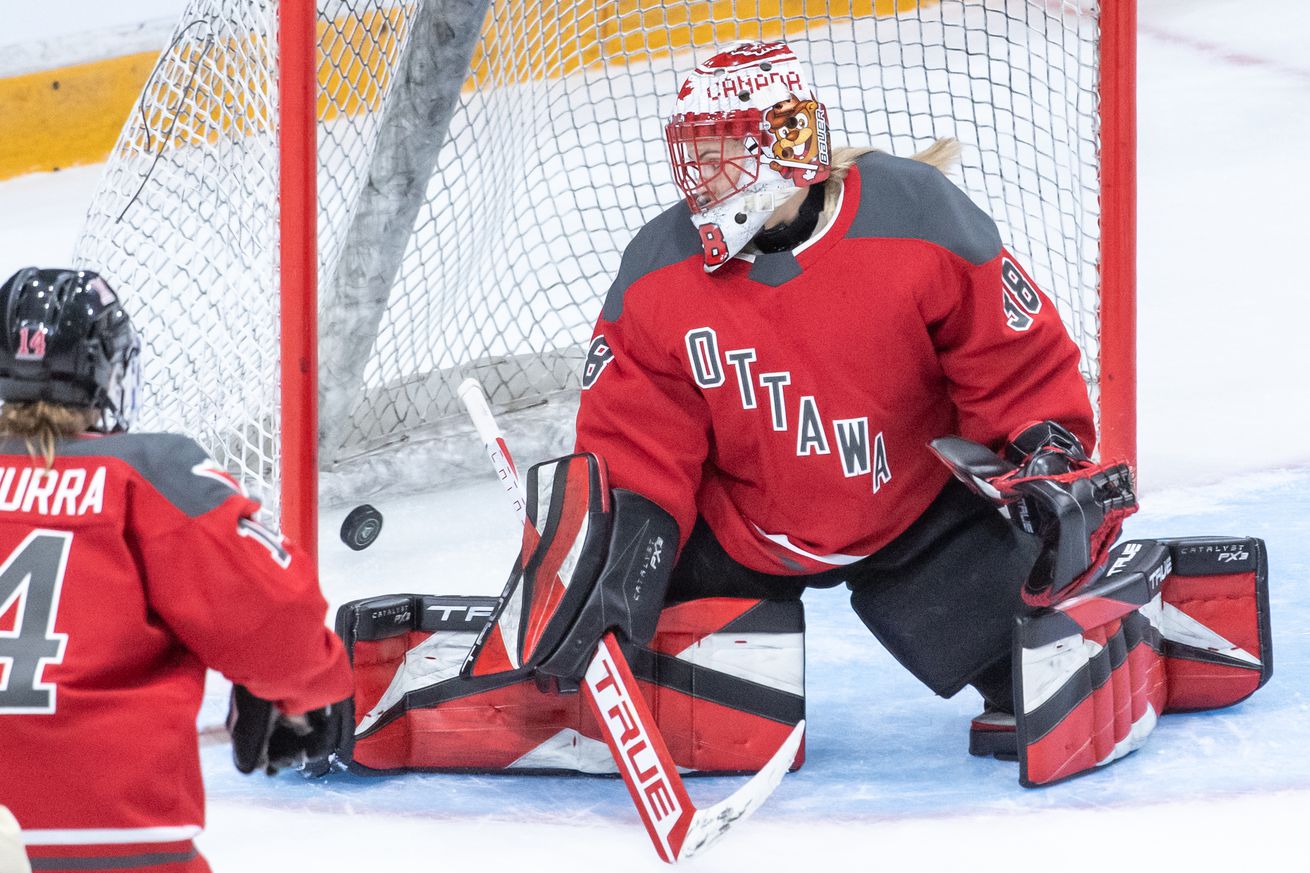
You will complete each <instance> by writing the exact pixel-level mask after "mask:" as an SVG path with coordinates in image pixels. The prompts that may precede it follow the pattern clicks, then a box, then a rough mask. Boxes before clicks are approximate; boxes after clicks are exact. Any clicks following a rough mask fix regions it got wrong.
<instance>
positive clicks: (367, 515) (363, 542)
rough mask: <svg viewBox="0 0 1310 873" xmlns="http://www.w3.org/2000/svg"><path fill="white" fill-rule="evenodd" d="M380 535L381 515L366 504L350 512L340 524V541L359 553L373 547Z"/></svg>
mask: <svg viewBox="0 0 1310 873" xmlns="http://www.w3.org/2000/svg"><path fill="white" fill-rule="evenodd" d="M380 533H382V513H380V512H378V511H377V510H376V509H374V508H373V507H372V506H370V505H368V504H367V503H363V504H361V505H359V506H356V507H355V508H354V509H352V510H350V514H349V515H347V516H346V518H345V521H343V522H341V541H342V542H343V543H345V544H346V545H348V546H350V547H351V548H352V549H354V550H355V551H357V552H359V551H362V550H364V549H367V548H368V547H369V546H371V545H373V541H374V540H375V539H377V538H378V534H380Z"/></svg>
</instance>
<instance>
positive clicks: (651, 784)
mask: <svg viewBox="0 0 1310 873" xmlns="http://www.w3.org/2000/svg"><path fill="white" fill-rule="evenodd" d="M458 394H459V398H460V400H461V401H462V402H463V404H464V408H465V409H466V410H468V414H469V418H471V419H472V421H473V424H474V426H475V427H476V428H477V431H478V436H480V437H481V438H482V442H483V445H484V446H485V447H486V449H487V455H488V456H489V457H490V458H491V463H492V465H493V466H494V467H495V469H496V474H497V475H498V476H499V477H500V479H501V482H502V484H503V485H504V487H505V492H506V493H507V494H508V495H510V497H511V498H512V499H513V502H514V510H515V512H516V513H517V514H518V517H519V521H520V522H521V523H523V524H525V525H527V524H531V522H530V521H529V520H528V517H527V512H526V502H525V500H524V496H523V492H522V485H521V483H520V482H519V476H518V470H517V469H516V468H515V466H514V461H513V459H512V457H511V456H510V453H509V447H508V446H507V445H506V444H505V438H504V435H503V434H502V433H501V431H500V427H499V425H497V424H496V419H495V417H494V416H493V415H492V414H491V407H490V406H489V405H488V404H487V398H486V395H484V394H483V392H482V385H481V384H480V383H479V382H478V381H477V380H476V379H466V380H464V382H463V383H462V384H461V385H460V386H459V390H458ZM581 687H582V689H583V693H584V694H585V695H586V699H587V702H588V704H589V705H590V706H591V710H592V714H593V715H595V716H596V722H597V723H598V724H599V725H600V728H601V733H603V734H604V736H605V742H606V744H608V745H609V748H610V753H611V754H613V755H614V762H615V764H617V765H618V769H619V773H620V774H621V775H622V776H623V782H624V784H626V785H627V786H628V793H629V794H631V795H632V802H633V804H634V805H635V806H636V807H637V814H638V815H639V816H640V817H641V821H642V824H644V825H645V826H646V832H647V834H649V835H650V839H651V842H652V843H653V844H654V846H655V852H656V853H657V854H658V855H659V856H660V860H662V861H666V862H668V863H670V864H676V863H677V862H678V861H681V860H683V859H685V858H690V857H691V856H692V855H695V854H696V853H698V852H701V851H704V850H705V849H706V848H708V847H709V846H710V845H712V844H713V843H714V842H715V841H717V840H718V839H719V838H720V837H722V836H723V835H724V834H725V833H727V831H728V829H729V828H730V827H732V826H733V825H734V824H735V823H737V822H739V821H741V820H742V819H744V818H746V817H747V816H748V815H750V814H751V813H752V812H754V811H755V810H756V809H757V808H758V807H759V806H760V804H762V803H763V802H764V800H765V799H766V798H767V797H768V796H769V795H770V794H772V793H773V790H774V789H775V788H777V787H778V784H779V783H780V782H781V781H782V777H783V775H784V774H785V773H786V772H787V770H788V768H789V767H790V766H791V764H792V762H793V761H794V760H796V752H797V750H799V748H800V744H801V737H802V736H803V735H804V732H805V721H804V720H802V721H800V722H799V723H798V724H797V725H796V727H795V728H793V729H792V732H791V733H790V734H789V735H788V736H787V739H786V740H784V741H783V743H782V745H781V746H779V747H778V751H777V752H775V753H774V755H773V757H772V758H770V759H769V761H768V763H767V764H765V765H764V767H763V769H761V770H760V771H759V772H758V773H756V774H755V775H754V776H752V777H751V779H750V781H748V782H747V783H746V784H745V785H743V786H741V787H740V788H738V789H737V790H736V791H735V792H733V793H732V794H731V795H730V796H729V797H727V798H726V799H724V800H722V801H720V802H719V803H716V804H715V805H714V806H711V807H708V808H706V809H698V808H697V807H696V805H695V804H694V803H692V800H691V797H690V796H689V795H688V794H687V788H686V786H685V785H684V784H683V782H682V777H681V776H680V775H678V770H677V767H675V766H674V764H673V757H672V756H671V755H670V754H669V750H668V747H667V746H666V745H665V743H664V737H663V736H662V735H661V734H660V732H659V729H658V728H657V727H656V726H655V719H654V718H653V717H652V716H651V712H650V707H649V706H647V704H646V700H645V698H643V697H642V695H641V691H640V689H639V688H638V686H637V680H636V679H635V678H634V677H633V675H632V668H631V667H629V666H628V662H627V659H626V658H625V657H624V655H623V651H622V650H621V649H620V648H619V641H618V638H617V637H616V636H615V635H614V632H613V631H608V632H607V633H606V634H605V635H604V636H603V637H602V638H601V641H600V643H599V644H598V645H597V646H596V652H595V654H594V655H593V656H592V659H591V662H590V664H589V665H588V666H587V671H586V675H585V676H584V677H583V681H582V686H581Z"/></svg>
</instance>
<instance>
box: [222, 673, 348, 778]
mask: <svg viewBox="0 0 1310 873" xmlns="http://www.w3.org/2000/svg"><path fill="white" fill-rule="evenodd" d="M351 703H352V700H351V699H346V700H343V701H341V702H339V703H333V704H329V705H328V706H324V707H322V708H320V709H315V710H311V711H310V712H307V713H305V714H304V715H285V714H283V713H282V712H281V711H279V710H278V708H277V706H276V705H274V704H273V703H271V702H269V701H267V700H264V699H262V698H259V697H256V696H255V695H253V694H251V693H250V692H249V691H248V690H247V689H246V688H245V687H244V686H241V685H233V686H232V698H231V702H230V705H229V707H228V712H227V730H228V733H230V734H231V735H232V761H233V763H234V764H235V765H236V768H237V770H239V771H240V772H242V773H253V772H254V771H255V770H263V771H264V772H265V773H267V774H268V775H269V776H272V775H273V774H275V773H277V772H278V771H279V770H285V769H287V768H291V769H294V770H299V771H301V772H302V773H304V774H305V775H306V776H322V775H323V774H325V773H327V772H328V770H330V769H331V756H332V752H333V750H334V749H336V747H337V746H338V744H339V743H340V740H341V736H342V731H344V730H346V729H347V725H349V724H351V723H352V719H351V717H350V711H351Z"/></svg>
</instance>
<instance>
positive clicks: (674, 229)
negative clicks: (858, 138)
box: [577, 153, 1095, 575]
mask: <svg viewBox="0 0 1310 873" xmlns="http://www.w3.org/2000/svg"><path fill="white" fill-rule="evenodd" d="M828 184H830V185H831V184H836V183H835V182H832V181H830V182H829V183H828ZM689 216H690V213H689V211H688V208H687V206H686V205H685V204H679V205H678V206H676V207H674V208H672V209H670V210H668V211H667V212H665V213H664V214H663V215H661V216H660V217H659V218H657V219H655V220H654V221H652V222H651V223H650V224H649V225H647V226H646V227H645V228H643V229H642V230H641V231H640V232H639V233H638V234H637V236H636V238H635V239H634V240H633V242H632V243H631V244H630V245H629V247H628V249H627V251H626V252H625V253H624V256H623V262H622V266H621V268H620V271H619V275H618V278H617V279H616V280H615V282H614V284H613V286H612V287H611V288H610V291H609V294H608V297H607V299H606V301H605V306H604V309H603V311H602V314H601V317H600V320H599V322H598V324H597V326H596V331H595V334H594V338H593V340H592V345H591V349H590V353H589V355H588V360H587V363H586V370H585V372H584V375H583V388H584V391H583V392H582V403H581V407H580V410H579V413H578V421H577V431H578V441H577V447H578V450H579V451H591V452H595V453H596V454H598V455H600V456H601V457H603V458H605V460H606V461H607V463H608V465H609V471H610V481H611V483H612V484H613V485H615V486H616V487H620V488H627V489H630V490H633V491H637V492H639V493H641V494H643V495H645V496H646V497H648V498H650V499H651V500H654V501H655V502H657V503H659V504H660V505H661V506H662V507H664V508H665V509H667V510H668V511H669V512H671V513H672V514H673V515H674V517H675V518H676V519H677V521H678V525H679V528H680V530H681V532H682V536H683V540H684V542H685V541H686V538H687V536H688V535H689V534H690V532H691V530H692V526H693V523H694V522H695V520H696V517H697V515H698V514H699V515H700V516H703V517H704V519H705V521H706V522H707V523H708V524H709V527H710V529H711V530H712V531H713V532H714V535H715V537H716V538H717V539H718V540H719V542H721V543H722V544H723V546H724V548H725V549H726V550H727V552H728V554H729V555H731V557H732V558H734V559H735V560H736V561H738V562H740V563H741V564H744V565H746V566H747V567H750V568H753V569H755V570H759V571H762V572H766V573H774V574H787V575H796V574H803V573H813V572H818V571H822V570H826V569H830V568H832V567H838V566H843V565H845V564H849V563H853V562H854V561H856V560H858V559H860V558H862V557H865V556H867V555H870V554H872V553H873V552H876V551H877V550H878V549H880V548H881V547H882V546H884V545H886V544H887V543H888V542H889V541H891V540H892V539H893V538H894V537H895V536H896V535H897V534H899V533H900V532H901V531H903V530H904V529H905V528H906V527H907V526H908V525H909V524H910V523H911V522H913V521H914V519H915V518H917V517H918V516H919V515H920V514H921V513H922V512H923V510H924V509H925V508H926V507H927V506H928V504H929V503H930V502H931V501H932V500H933V498H934V497H936V495H937V494H938V492H940V491H941V489H942V488H943V486H944V485H945V484H946V481H947V479H948V478H949V476H950V474H949V473H948V472H947V470H946V469H945V468H944V467H943V466H942V465H941V464H940V463H939V462H938V461H937V460H936V459H935V458H934V457H933V456H932V454H931V453H930V452H929V451H928V449H927V443H928V441H929V440H931V439H933V438H935V437H939V436H943V435H946V434H960V435H963V436H966V437H968V438H970V439H973V440H975V441H977V442H981V443H985V444H987V445H989V446H992V447H999V446H1000V445H1001V444H1002V443H1003V442H1004V441H1005V440H1006V439H1007V438H1008V437H1010V436H1012V435H1013V434H1015V433H1017V432H1018V431H1019V430H1021V429H1022V428H1023V427H1024V426H1025V425H1027V424H1030V423H1032V422H1034V421H1038V420H1042V419H1051V420H1054V421H1059V422H1061V423H1063V424H1064V425H1065V426H1066V427H1068V428H1069V429H1070V430H1072V431H1073V432H1074V433H1075V434H1076V435H1077V436H1078V437H1079V438H1080V439H1081V440H1082V441H1083V444H1084V445H1085V446H1087V447H1088V449H1089V451H1090V448H1091V446H1092V443H1093V441H1094V439H1095V431H1094V427H1093V419H1092V412H1091V407H1090V404H1089V403H1088V399H1087V392H1086V388H1085V386H1084V384H1083V381H1082V378H1081V376H1080V374H1079V372H1078V356H1079V352H1078V348H1077V346H1075V345H1074V343H1073V342H1072V341H1071V340H1070V339H1069V337H1068V335H1067V334H1066V333H1065V330H1064V327H1063V325H1062V324H1061V322H1060V317H1059V315H1058V313H1057V312H1056V310H1055V306H1054V305H1053V304H1052V303H1051V301H1050V300H1049V299H1047V297H1046V296H1045V295H1043V294H1042V293H1041V292H1040V291H1039V290H1038V289H1037V286H1036V284H1035V283H1034V282H1033V281H1032V280H1031V279H1030V278H1029V277H1028V275H1027V274H1026V273H1025V272H1024V270H1023V269H1022V268H1021V267H1020V266H1019V264H1018V262H1017V261H1016V260H1015V258H1014V257H1013V256H1012V255H1011V254H1009V252H1007V251H1006V250H1005V249H1004V247H1003V246H1002V243H1001V239H1000V236H999V234H998V232H997V229H996V226H995V224H994V223H993V222H992V221H991V219H990V218H988V217H987V216H986V215H985V214H984V213H983V212H982V211H981V210H979V209H978V208H977V207H976V206H975V205H974V204H973V203H972V202H971V201H970V200H969V199H968V198H967V197H966V196H965V195H964V194H963V193H962V192H961V191H960V190H959V189H957V188H956V187H955V186H954V185H952V184H951V183H950V182H949V181H948V180H947V179H946V177H945V176H943V175H942V174H941V173H940V172H938V171H937V170H936V169H934V168H932V167H930V166H927V165H926V164H922V163H918V162H915V161H910V160H905V159H900V158H895V157H892V156H889V155H886V154H881V153H869V154H867V155H865V156H863V157H861V158H860V159H859V160H858V161H857V162H856V164H855V166H854V167H853V168H852V169H851V170H850V173H849V175H848V176H847V177H846V179H845V180H844V185H843V189H842V194H841V200H840V203H839V205H838V207H837V210H836V213H835V215H834V217H833V219H832V220H831V221H830V222H829V223H828V225H827V226H826V227H824V228H821V229H820V230H819V231H818V232H816V233H815V235H814V236H813V237H811V238H810V239H809V240H808V241H806V242H805V243H804V244H803V245H801V246H800V247H798V248H797V249H795V250H794V251H783V252H777V253H772V254H757V255H755V256H754V259H753V260H747V259H745V258H736V259H734V260H732V261H730V262H728V263H726V264H724V265H723V266H722V267H720V268H719V269H718V270H717V272H715V273H713V274H712V275H707V274H706V273H705V271H704V269H703V267H702V263H703V259H702V245H703V244H705V243H706V241H705V240H703V239H702V238H701V236H700V235H698V233H697V229H696V228H695V227H694V226H693V225H692V223H691V220H690V217H689ZM704 231H705V229H704V228H702V233H703V232H704ZM712 232H713V231H712V229H711V230H710V233H712Z"/></svg>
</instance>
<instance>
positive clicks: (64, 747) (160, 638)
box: [0, 269, 352, 873]
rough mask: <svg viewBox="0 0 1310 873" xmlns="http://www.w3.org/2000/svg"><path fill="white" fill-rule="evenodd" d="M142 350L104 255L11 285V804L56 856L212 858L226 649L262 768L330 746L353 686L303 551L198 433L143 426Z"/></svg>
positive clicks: (243, 728)
mask: <svg viewBox="0 0 1310 873" xmlns="http://www.w3.org/2000/svg"><path fill="white" fill-rule="evenodd" d="M139 352H140V346H139V342H138V339H137V335H136V333H135V331H134V330H133V327H132V324H131V322H130V321H129V319H128V316H127V314H126V313H125V312H124V311H123V310H122V308H121V307H120V305H119V301H118V298H117V296H116V295H115V294H114V292H113V291H112V290H111V289H110V288H109V286H108V284H106V282H105V281H104V280H103V279H102V278H100V277H99V276H97V275H96V274H94V273H89V272H74V271H70V270H38V269H27V270H22V271H20V272H19V273H17V274H16V275H15V276H13V277H12V278H11V279H10V280H9V281H8V282H6V283H5V284H4V285H3V286H0V399H2V400H3V401H4V406H3V409H2V410H0V434H2V435H3V436H0V553H3V555H4V559H3V565H2V566H0V664H3V665H4V666H5V674H4V681H3V682H0V762H3V763H0V773H2V774H3V775H2V776H0V804H4V805H7V806H8V807H9V808H10V809H11V810H12V812H13V813H14V815H15V817H16V818H17V820H18V822H19V824H20V825H21V826H22V829H23V838H24V839H25V841H26V843H27V848H28V854H29V855H30V857H31V859H32V862H33V866H34V868H35V869H38V870H42V871H65V870H69V871H71V870H107V869H113V870H116V871H119V870H126V871H138V870H139V871H150V873H203V871H207V870H209V866H208V864H206V862H205V860H204V858H203V857H201V856H200V855H199V854H197V852H196V848H195V845H194V844H193V843H192V838H193V837H194V836H195V835H196V834H197V833H199V832H200V830H201V827H202V826H203V824H204V798H203V789H202V785H201V775H200V761H199V754H198V747H197V737H196V712H197V710H198V709H199V706H200V700H201V695H202V692H203V690H204V680H205V670H206V668H207V667H209V668H213V669H215V670H219V671H220V672H222V673H223V674H224V675H225V676H227V677H228V678H230V679H231V680H232V681H233V682H235V683H238V684H237V686H236V688H235V689H234V692H233V709H232V713H231V716H230V720H229V728H230V730H231V731H232V734H233V752H234V757H235V758H236V764H237V766H238V768H239V769H241V770H242V771H243V772H251V771H252V770H254V769H256V768H259V769H265V770H267V771H268V772H270V773H272V772H274V771H275V770H276V769H278V768H284V767H295V766H304V765H305V764H306V763H310V764H314V763H318V764H322V763H324V762H325V761H326V755H327V752H328V750H329V749H330V748H331V747H332V746H333V745H335V743H336V736H335V734H336V732H337V731H339V729H340V728H339V725H340V717H341V711H342V710H341V707H340V705H339V702H341V701H344V700H345V699H346V698H348V697H349V696H350V694H351V690H352V688H351V676H350V671H349V667H348V664H347V661H346V657H345V652H344V650H343V648H342V646H341V643H340V641H339V640H338V639H337V638H336V637H335V636H334V635H333V634H332V633H331V632H330V631H329V630H328V629H327V628H326V627H324V624H323V617H324V613H325V612H326V608H327V605H326V603H325V602H324V600H323V597H322V595H321V594H320V593H319V589H318V583H317V579H316V577H315V574H314V572H313V569H312V567H311V565H310V564H309V562H308V561H307V559H306V558H305V557H304V555H303V554H301V553H300V552H299V551H298V550H297V549H296V548H295V547H294V546H292V545H291V544H289V543H287V542H286V541H285V540H284V539H283V538H282V537H281V536H280V535H278V534H276V533H274V532H272V531H270V530H269V529H267V528H265V527H264V526H263V525H261V524H260V523H259V522H258V521H257V520H256V518H255V515H256V513H257V511H258V510H259V505H258V504H257V503H255V502H254V501H253V500H251V499H249V498H248V497H246V496H245V494H244V493H243V492H242V491H241V489H240V488H239V487H238V486H237V484H236V483H235V482H234V481H233V480H232V478H231V477H230V476H228V475H227V474H226V473H224V472H222V471H221V470H220V469H219V467H218V466H217V465H216V464H215V463H214V462H213V461H212V460H210V458H209V457H208V456H207V455H206V454H205V453H204V452H203V451H202V450H201V449H200V447H199V446H197V445H196V444H195V443H194V442H192V441H191V440H190V439H187V438H185V437H181V436H173V435H169V434H141V435H137V434H129V433H127V430H128V429H129V428H130V427H131V425H132V421H133V418H134V416H135V413H136V402H137V391H138V378H137V373H138V369H137V367H138V355H139Z"/></svg>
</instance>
